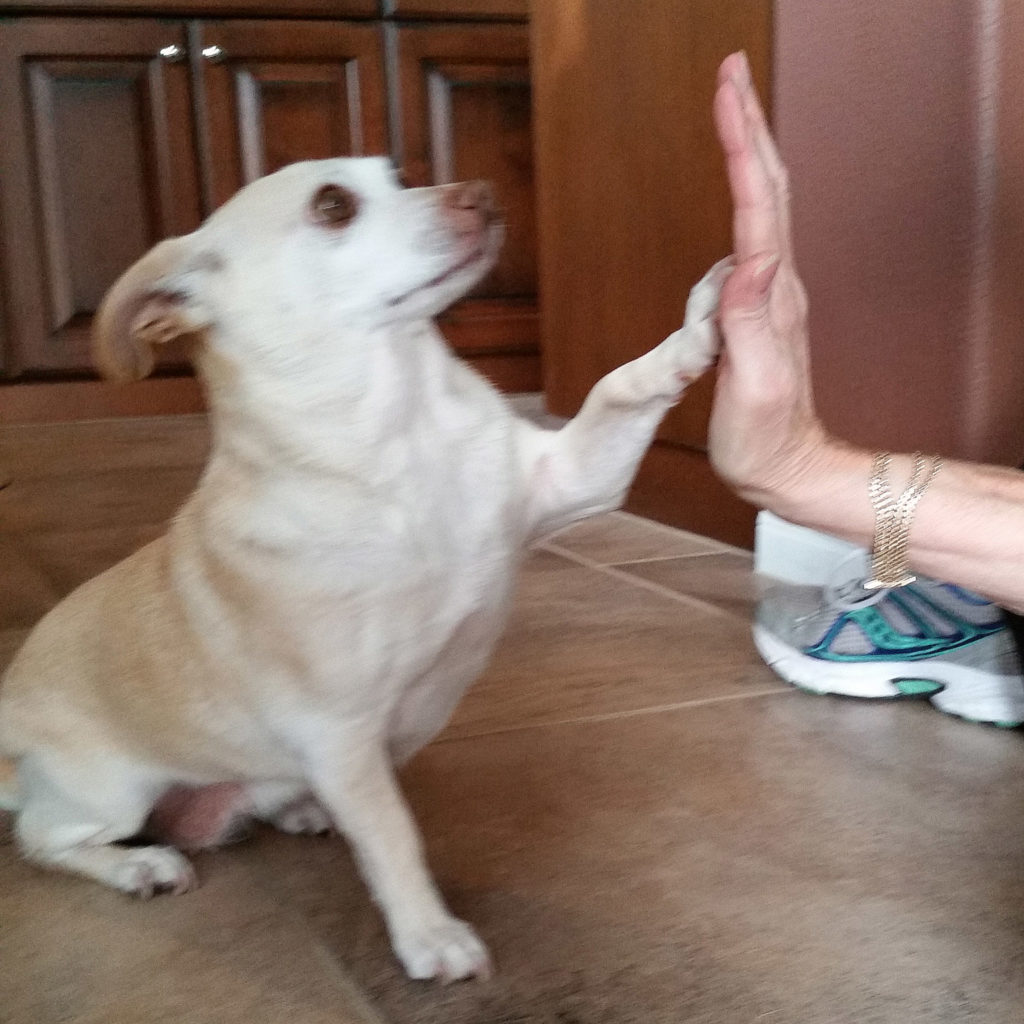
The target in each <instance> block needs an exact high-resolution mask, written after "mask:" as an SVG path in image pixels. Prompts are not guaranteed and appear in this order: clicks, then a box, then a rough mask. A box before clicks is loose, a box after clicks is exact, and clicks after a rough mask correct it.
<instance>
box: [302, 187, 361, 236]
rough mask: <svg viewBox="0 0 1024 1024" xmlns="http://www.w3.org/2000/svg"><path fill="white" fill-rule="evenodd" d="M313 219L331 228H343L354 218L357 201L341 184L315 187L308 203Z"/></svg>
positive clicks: (357, 210) (356, 211)
mask: <svg viewBox="0 0 1024 1024" xmlns="http://www.w3.org/2000/svg"><path fill="white" fill-rule="evenodd" d="M310 210H311V211H312V214H313V220H315V221H316V222H317V223H318V224H326V225H327V226H328V227H332V228H343V227H344V226H345V225H346V224H349V223H350V222H351V221H353V220H354V219H355V216H356V214H357V213H358V212H359V202H358V201H357V199H356V197H355V195H353V194H352V193H351V192H350V191H349V190H348V189H347V188H342V186H341V185H324V186H323V187H322V188H319V189H317V192H316V195H315V196H313V201H312V202H311V203H310Z"/></svg>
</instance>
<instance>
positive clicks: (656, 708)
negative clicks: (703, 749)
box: [435, 686, 800, 743]
mask: <svg viewBox="0 0 1024 1024" xmlns="http://www.w3.org/2000/svg"><path fill="white" fill-rule="evenodd" d="M799 692H800V691H799V690H798V689H796V688H795V687H793V686H773V687H769V688H768V689H764V690H751V691H750V692H749V693H723V694H721V695H719V696H717V697H699V698H697V699H695V700H682V701H676V702H673V703H671V704H652V705H651V706H650V707H644V708H628V709H627V710H625V711H606V712H603V713H602V714H599V715H574V716H573V717H571V718H550V719H543V720H541V721H537V722H523V723H522V724H520V725H505V726H500V727H499V728H495V729H481V730H480V731H479V732H460V733H458V734H457V735H454V736H441V737H440V738H439V739H437V740H435V742H436V743H461V742H462V741H464V740H478V739H482V738H484V737H487V736H503V735H505V734H509V733H516V732H526V731H528V730H530V729H548V728H552V727H554V726H563V725H593V724H595V723H598V722H614V721H618V720H619V719H627V718H641V717H643V716H645V715H658V714H663V713H671V712H675V711H688V710H689V709H691V708H700V707H707V706H708V705H711V704H726V703H730V702H734V701H742V700H755V699H757V698H760V697H778V696H784V695H789V694H799Z"/></svg>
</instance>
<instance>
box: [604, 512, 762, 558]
mask: <svg viewBox="0 0 1024 1024" xmlns="http://www.w3.org/2000/svg"><path fill="white" fill-rule="evenodd" d="M609 514H610V515H613V516H617V517H619V518H621V519H628V520H630V521H631V522H634V523H643V524H644V526H651V527H655V528H656V529H658V530H660V531H661V532H662V533H667V534H669V535H670V536H673V537H692V538H693V539H694V540H699V541H702V542H703V543H705V544H715V545H717V546H718V547H719V548H721V550H720V551H716V552H714V554H719V555H720V554H726V553H730V554H740V555H751V554H753V552H752V551H750V549H749V548H741V547H737V546H736V545H735V544H726V543H725V541H722V540H715V539H714V538H713V537H705V536H704V535H703V534H701V533H694V532H693V531H692V530H683V529H681V528H680V527H678V526H669V525H668V523H661V522H659V521H658V520H657V519H648V518H646V517H645V516H640V515H637V514H636V513H635V512H629V511H627V510H626V509H623V508H620V509H616V510H615V511H614V512H611V513H609Z"/></svg>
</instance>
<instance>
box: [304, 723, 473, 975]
mask: <svg viewBox="0 0 1024 1024" xmlns="http://www.w3.org/2000/svg"><path fill="white" fill-rule="evenodd" d="M329 747H330V749H329V750H328V752H327V756H326V757H324V758H323V759H322V762H321V763H320V764H319V765H317V766H316V767H315V769H314V770H313V772H312V778H311V782H312V784H313V787H314V789H315V791H316V793H317V795H318V796H319V798H320V800H321V801H322V802H323V803H324V805H325V806H326V807H327V808H328V810H329V811H330V812H331V815H332V817H333V818H334V822H335V825H336V826H337V828H338V830H339V831H340V832H342V833H344V835H345V836H346V837H347V838H348V840H349V842H350V843H351V845H352V849H353V851H354V853H355V856H356V860H357V861H358V863H359V866H360V869H361V871H362V873H363V877H364V878H365V880H366V883H367V885H368V886H369V888H370V892H371V894H372V896H373V898H374V900H375V901H376V902H377V904H378V905H379V906H380V908H381V910H382V911H383V914H384V918H385V920H386V922H387V927H388V933H389V935H390V936H391V944H392V946H393V947H394V950H395V954H396V955H397V957H398V959H399V960H400V961H401V962H402V965H403V966H404V968H405V970H406V973H407V974H408V975H409V977H411V978H420V979H427V978H440V979H441V980H442V981H455V980H458V979H460V978H468V977H472V976H482V977H486V976H487V975H489V974H490V970H491V964H490V958H489V957H488V953H487V949H486V947H485V946H484V944H483V943H482V942H481V941H480V939H479V938H477V936H476V934H475V933H474V932H473V929H472V928H470V927H469V925H468V924H466V923H465V922H463V921H459V920H458V919H457V918H455V917H453V916H452V915H451V913H450V912H449V911H448V909H447V907H446V906H445V904H444V901H443V900H442V898H441V895H440V893H439V892H438V891H437V887H436V886H435V884H434V881H433V879H432V878H431V877H430V873H429V871H428V869H427V866H426V862H425V860H424V857H423V850H422V844H421V841H420V836H419V831H418V830H417V828H416V823H415V822H414V821H413V818H412V814H411V813H410V811H409V808H408V806H407V805H406V803H405V800H404V798H403V797H402V794H401V791H400V790H399V788H398V782H397V780H396V779H395V776H394V771H393V769H392V766H391V761H390V758H389V756H388V754H387V751H386V747H385V745H384V744H383V743H381V742H379V739H378V738H377V737H372V738H364V737H358V736H354V735H352V734H351V733H348V734H347V735H346V736H344V737H337V738H336V739H335V740H334V741H333V742H332V743H331V744H330V745H329Z"/></svg>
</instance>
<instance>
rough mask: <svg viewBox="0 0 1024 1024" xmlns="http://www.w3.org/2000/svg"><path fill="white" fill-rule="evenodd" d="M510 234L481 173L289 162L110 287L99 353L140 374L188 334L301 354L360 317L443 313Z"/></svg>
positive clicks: (119, 372) (110, 371)
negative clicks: (468, 178)
mask: <svg viewBox="0 0 1024 1024" xmlns="http://www.w3.org/2000/svg"><path fill="white" fill-rule="evenodd" d="M501 240H502V224H501V220H500V216H499V213H498V210H497V207H496V205H495V203H494V199H493V196H492V194H491V191H490V189H489V187H488V186H487V185H486V184H484V183H483V182H468V183H464V184H459V185H442V186H437V187H434V188H416V189H404V188H402V187H401V186H400V185H399V183H398V181H397V178H396V175H395V172H394V170H393V169H392V167H391V164H390V162H389V161H387V160H386V159H384V158H375V157H370V158H352V159H340V158H339V159H335V160H320V161H311V162H308V163H301V164H293V165H291V166H289V167H285V168H284V169H283V170H280V171H278V172H277V173H275V174H271V175H269V176H267V177H265V178H261V179H259V180H258V181H255V182H253V183H252V184H251V185H248V186H246V187H245V188H244V189H242V190H241V191H240V192H239V193H238V194H237V195H236V196H234V198H232V199H231V200H230V201H229V202H228V203H226V204H225V205H224V206H223V207H221V208H220V209H219V210H218V211H217V212H216V213H214V214H213V215H212V216H211V217H210V218H209V220H207V221H206V223H205V224H203V226H202V227H201V228H199V229H198V230H197V231H195V232H193V233H192V234H191V235H186V236H184V237H182V238H173V239H169V240H167V241H165V242H161V243H160V244H159V245H158V246H156V248H154V249H153V250H151V251H150V252H149V253H148V254H147V255H146V256H144V257H143V258H142V259H141V260H139V262H138V263H136V264H135V265H134V266H133V267H132V268H131V269H129V270H128V271H127V272H126V273H125V274H124V275H123V276H122V277H121V278H120V279H119V280H118V281H117V282H116V283H115V284H114V286H113V287H112V288H111V290H110V292H109V293H108V294H107V296H106V298H105V299H104V300H103V303H102V305H101V306H100V310H99V312H98V314H97V318H96V326H95V329H94V335H93V348H94V355H95V359H96V363H97V366H98V367H99V369H100V370H101V372H102V373H103V374H104V375H105V376H108V377H111V378H114V379H120V380H130V379H136V378H139V377H144V376H145V375H146V374H147V373H149V372H150V371H151V370H152V368H153V364H154V353H153V349H154V346H156V345H159V344H161V343H164V342H167V341H170V340H172V339H174V338H177V337H179V336H182V335H201V336H202V335H205V336H206V338H207V341H208V343H209V344H210V345H211V346H213V347H216V346H217V345H218V344H221V345H224V346H227V347H229V348H230V349H231V354H233V355H235V356H236V357H242V358H244V357H245V356H246V355H247V354H250V353H247V352H246V351H245V348H246V347H247V346H248V347H251V349H252V353H251V354H252V355H257V354H258V353H259V352H261V351H262V352H264V353H266V354H271V353H273V354H275V355H277V356H279V357H281V358H283V359H284V360H286V361H291V360H294V359H296V358H299V359H301V358H302V353H301V352H298V351H295V346H302V345H305V344H308V345H319V344H322V343H324V341H325V340H328V341H329V339H330V338H331V337H336V336H339V335H340V334H341V333H342V332H345V331H347V330H348V329H350V328H354V329H356V330H360V331H368V330H373V329H375V328H379V327H383V326H387V325H388V324H394V323H397V322H400V321H411V320H423V319H427V318H429V317H432V316H435V315H436V314H438V313H439V312H440V311H441V310H442V309H444V308H445V307H446V306H448V305H449V304H451V303H452V302H454V301H455V300H456V299H458V298H460V297H461V296H463V295H464V294H465V293H466V292H467V291H468V290H469V289H470V288H471V287H472V286H473V285H474V284H476V283H477V281H479V280H480V278H482V277H483V275H484V274H485V273H486V272H487V271H488V270H489V269H490V267H491V266H493V264H494V261H495V259H496V257H497V254H498V250H499V248H500V246H501ZM289 347H290V349H291V351H288V350H287V349H288V348H289Z"/></svg>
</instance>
